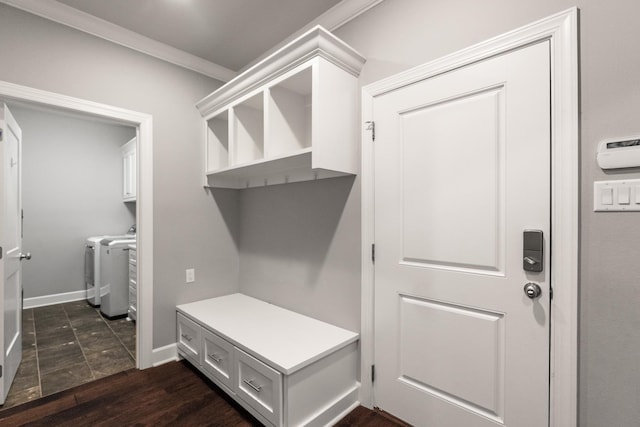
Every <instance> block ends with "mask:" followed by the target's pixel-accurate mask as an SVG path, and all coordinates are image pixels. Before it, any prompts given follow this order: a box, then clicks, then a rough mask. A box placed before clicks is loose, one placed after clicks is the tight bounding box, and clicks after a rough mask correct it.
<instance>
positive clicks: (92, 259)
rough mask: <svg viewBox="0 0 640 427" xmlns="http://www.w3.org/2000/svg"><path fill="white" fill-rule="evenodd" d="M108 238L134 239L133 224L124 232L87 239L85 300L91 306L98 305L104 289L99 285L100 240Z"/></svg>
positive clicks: (85, 251) (134, 227) (85, 252)
mask: <svg viewBox="0 0 640 427" xmlns="http://www.w3.org/2000/svg"><path fill="white" fill-rule="evenodd" d="M108 238H122V239H135V238H136V226H135V224H134V225H132V226H131V228H129V231H127V233H126V234H121V235H106V236H93V237H89V238H88V239H87V243H86V245H85V249H84V283H85V288H86V290H87V302H88V303H89V304H90V305H92V306H93V307H99V306H100V297H101V295H102V294H103V293H104V289H102V287H101V286H100V242H101V241H102V240H104V239H108Z"/></svg>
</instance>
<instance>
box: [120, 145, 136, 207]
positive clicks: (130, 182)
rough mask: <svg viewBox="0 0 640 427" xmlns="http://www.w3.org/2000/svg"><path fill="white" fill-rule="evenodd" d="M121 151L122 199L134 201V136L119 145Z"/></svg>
mask: <svg viewBox="0 0 640 427" xmlns="http://www.w3.org/2000/svg"><path fill="white" fill-rule="evenodd" d="M120 151H121V152H122V201H123V202H135V201H136V138H135V137H134V138H133V139H131V141H129V142H127V143H126V144H124V145H123V146H122V147H120Z"/></svg>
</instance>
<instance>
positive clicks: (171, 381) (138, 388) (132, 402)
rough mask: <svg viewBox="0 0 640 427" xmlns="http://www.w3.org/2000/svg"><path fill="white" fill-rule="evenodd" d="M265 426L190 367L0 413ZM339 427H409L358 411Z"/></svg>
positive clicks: (62, 422) (99, 421)
mask: <svg viewBox="0 0 640 427" xmlns="http://www.w3.org/2000/svg"><path fill="white" fill-rule="evenodd" d="M22 425H30V426H133V425H136V426H169V425H170V426H225V427H226V426H260V425H261V424H260V423H259V422H258V421H257V420H256V419H255V418H253V417H252V416H251V415H250V414H249V413H248V412H247V411H245V410H244V409H243V408H242V407H240V406H239V405H238V404H236V403H235V402H234V401H233V400H232V399H231V398H229V397H228V396H227V395H226V394H225V393H224V392H222V391H221V390H220V389H218V388H217V387H216V386H215V385H213V384H212V383H211V382H210V381H209V380H208V379H206V378H205V377H204V376H202V375H201V374H200V373H199V372H197V371H196V370H195V369H193V368H192V367H191V366H190V365H189V364H188V363H186V362H173V363H168V364H165V365H162V366H159V367H156V368H150V369H145V370H143V371H139V370H136V369H130V370H128V371H124V372H121V373H118V374H115V375H112V376H109V377H106V378H102V379H100V380H97V381H94V382H91V383H87V384H84V385H81V386H78V387H75V388H72V389H69V390H65V391H62V392H59V393H56V394H53V395H50V396H46V397H43V398H41V399H38V400H35V401H31V402H28V403H25V404H22V405H20V406H16V407H13V408H8V409H5V410H3V411H0V426H22ZM337 425H338V426H355V427H359V426H369V427H386V426H405V424H402V423H399V422H396V421H395V420H393V419H392V418H391V417H388V416H387V415H386V414H384V413H382V412H380V411H370V410H368V409H366V408H363V407H359V408H356V409H355V410H354V411H353V412H351V413H350V414H349V415H347V416H346V417H345V418H344V419H343V420H341V421H340V422H339V423H338V424H337Z"/></svg>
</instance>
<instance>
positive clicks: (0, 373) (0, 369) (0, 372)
mask: <svg viewBox="0 0 640 427" xmlns="http://www.w3.org/2000/svg"><path fill="white" fill-rule="evenodd" d="M0 378H2V365H0Z"/></svg>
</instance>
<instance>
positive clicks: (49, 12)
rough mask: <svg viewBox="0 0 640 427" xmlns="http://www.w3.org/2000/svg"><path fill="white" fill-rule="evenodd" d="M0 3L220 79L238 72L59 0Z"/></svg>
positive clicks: (224, 79) (21, 0) (24, 0)
mask: <svg viewBox="0 0 640 427" xmlns="http://www.w3.org/2000/svg"><path fill="white" fill-rule="evenodd" d="M0 2H2V3H5V4H7V5H9V6H11V7H15V8H17V9H21V10H24V11H25V12H29V13H32V14H34V15H38V16H41V17H43V18H46V19H48V20H50V21H54V22H57V23H59V24H62V25H66V26H68V27H71V28H75V29H76V30H79V31H83V32H85V33H88V34H91V35H94V36H96V37H100V38H102V39H105V40H108V41H110V42H113V43H116V44H119V45H122V46H125V47H128V48H130V49H133V50H136V51H138V52H142V53H144V54H146V55H149V56H153V57H154V58H158V59H161V60H163V61H166V62H169V63H171V64H174V65H178V66H180V67H183V68H186V69H188V70H192V71H195V72H197V73H200V74H204V75H205V76H209V77H212V78H214V79H216V80H220V81H223V82H226V81H229V80H231V79H233V78H234V77H235V76H236V74H237V73H236V72H235V71H233V70H230V69H228V68H225V67H222V66H220V65H218V64H215V63H213V62H211V61H207V60H206V59H203V58H200V57H199V56H195V55H192V54H190V53H187V52H185V51H183V50H180V49H176V48H174V47H171V46H169V45H167V44H164V43H161V42H158V41H156V40H153V39H150V38H149V37H145V36H143V35H141V34H138V33H136V32H134V31H131V30H127V29H126V28H123V27H121V26H119V25H116V24H113V23H111V22H108V21H105V20H103V19H100V18H97V17H95V16H93V15H90V14H88V13H85V12H82V11H79V10H77V9H74V8H72V7H70V6H67V5H66V4H63V3H60V2H57V1H55V0H0Z"/></svg>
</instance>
